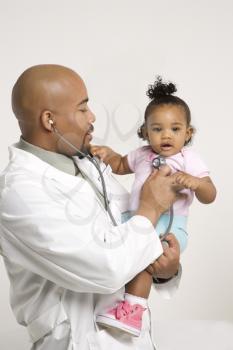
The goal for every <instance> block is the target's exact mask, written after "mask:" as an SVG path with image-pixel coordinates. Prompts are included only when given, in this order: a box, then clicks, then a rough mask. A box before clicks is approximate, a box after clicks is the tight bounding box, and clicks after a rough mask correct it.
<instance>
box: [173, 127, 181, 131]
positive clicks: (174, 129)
mask: <svg viewBox="0 0 233 350" xmlns="http://www.w3.org/2000/svg"><path fill="white" fill-rule="evenodd" d="M179 130H180V128H178V127H174V128H172V131H179Z"/></svg>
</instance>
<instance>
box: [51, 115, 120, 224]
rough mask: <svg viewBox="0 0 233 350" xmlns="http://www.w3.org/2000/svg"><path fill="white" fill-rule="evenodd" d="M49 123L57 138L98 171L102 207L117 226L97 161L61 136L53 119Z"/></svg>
mask: <svg viewBox="0 0 233 350" xmlns="http://www.w3.org/2000/svg"><path fill="white" fill-rule="evenodd" d="M49 123H50V124H51V125H52V128H53V130H54V131H55V133H56V134H57V135H58V136H59V138H60V139H61V140H62V141H63V142H65V143H66V144H67V145H68V146H70V147H71V148H73V149H74V150H75V151H76V152H77V155H78V156H79V157H80V158H87V159H88V160H89V162H91V163H92V164H93V165H94V167H95V168H96V170H97V171H98V173H99V176H100V180H101V185H102V189H103V197H104V207H105V210H106V211H107V213H108V215H109V217H110V219H111V221H112V224H113V226H117V222H116V220H115V218H114V216H113V214H112V211H111V208H110V206H109V203H110V202H109V200H108V194H107V190H106V184H105V181H104V177H103V174H102V171H101V169H100V166H99V164H98V161H97V160H96V159H95V158H94V157H92V156H91V155H90V154H88V153H84V152H82V151H80V149H78V148H77V147H76V146H74V145H73V144H72V143H71V142H70V141H68V140H67V139H66V138H65V137H64V136H62V134H61V133H60V132H59V131H58V130H57V128H56V127H55V126H54V125H53V121H52V120H49Z"/></svg>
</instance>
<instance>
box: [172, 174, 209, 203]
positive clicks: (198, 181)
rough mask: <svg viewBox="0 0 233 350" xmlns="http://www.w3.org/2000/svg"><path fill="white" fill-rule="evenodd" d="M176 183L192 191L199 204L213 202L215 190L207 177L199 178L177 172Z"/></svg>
mask: <svg viewBox="0 0 233 350" xmlns="http://www.w3.org/2000/svg"><path fill="white" fill-rule="evenodd" d="M176 182H177V183H178V184H180V185H183V186H184V187H185V188H189V189H190V190H192V191H194V192H195V195H196V197H197V199H198V200H199V201H200V202H201V203H204V204H208V203H212V202H213V201H214V200H215V197H216V188H215V186H214V184H213V182H212V181H211V178H210V177H209V176H205V177H201V178H200V177H196V176H192V175H189V174H187V173H184V172H182V171H179V172H177V175H176Z"/></svg>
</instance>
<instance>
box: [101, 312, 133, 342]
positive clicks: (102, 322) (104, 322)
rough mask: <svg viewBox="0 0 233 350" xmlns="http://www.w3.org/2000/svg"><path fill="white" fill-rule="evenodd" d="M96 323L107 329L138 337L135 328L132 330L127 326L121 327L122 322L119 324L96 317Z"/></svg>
mask: <svg viewBox="0 0 233 350" xmlns="http://www.w3.org/2000/svg"><path fill="white" fill-rule="evenodd" d="M96 322H97V323H99V324H101V325H103V326H105V327H108V328H111V327H114V328H118V329H120V330H122V331H124V332H126V333H129V334H131V335H133V336H135V337H139V335H140V331H138V330H136V329H135V328H132V327H130V326H128V325H123V324H122V322H119V321H117V320H114V319H112V318H109V317H106V316H97V317H96Z"/></svg>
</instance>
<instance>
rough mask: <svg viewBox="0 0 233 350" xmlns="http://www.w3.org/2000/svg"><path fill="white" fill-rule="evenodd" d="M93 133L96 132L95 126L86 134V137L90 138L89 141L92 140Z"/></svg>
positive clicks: (91, 126)
mask: <svg viewBox="0 0 233 350" xmlns="http://www.w3.org/2000/svg"><path fill="white" fill-rule="evenodd" d="M93 131H94V126H93V125H92V124H91V125H90V127H89V129H88V131H87V133H86V136H88V137H89V141H91V140H92V133H93Z"/></svg>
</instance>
